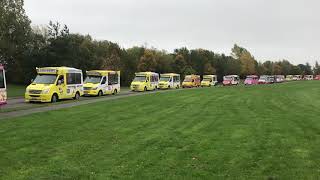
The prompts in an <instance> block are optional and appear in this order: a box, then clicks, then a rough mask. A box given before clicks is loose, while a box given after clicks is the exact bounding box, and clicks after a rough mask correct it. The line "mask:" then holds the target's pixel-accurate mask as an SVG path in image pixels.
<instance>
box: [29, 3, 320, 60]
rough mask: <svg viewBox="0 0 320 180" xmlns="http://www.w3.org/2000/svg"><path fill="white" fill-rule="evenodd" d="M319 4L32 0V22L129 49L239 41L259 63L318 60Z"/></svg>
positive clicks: (224, 45) (220, 47) (222, 47)
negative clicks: (56, 24)
mask: <svg viewBox="0 0 320 180" xmlns="http://www.w3.org/2000/svg"><path fill="white" fill-rule="evenodd" d="M318 7H320V2H319V1H316V0H307V1H302V0H237V1H234V0H224V1H218V0H197V1H195V0H192V1H191V0H108V1H103V0H91V1H84V0H68V1H65V0H55V1H49V0H41V1H38V0H27V1H25V8H26V12H27V14H28V15H29V17H30V19H31V20H32V22H33V24H47V23H48V22H49V21H50V20H53V21H59V22H61V23H64V24H67V25H68V26H69V28H70V30H71V31H72V32H78V33H82V34H90V35H92V36H93V38H95V39H100V40H102V39H106V40H110V41H114V42H117V43H119V44H120V45H121V46H124V47H131V46H133V45H142V44H145V43H147V44H148V45H150V46H154V47H156V48H159V49H166V50H168V51H173V49H174V48H177V47H182V46H187V47H188V48H206V49H210V50H213V51H215V52H221V53H225V54H229V53H230V49H231V47H232V46H233V44H234V43H237V44H239V45H241V46H244V47H246V48H247V49H249V50H250V51H251V52H252V54H254V55H255V57H256V58H257V59H258V60H261V61H265V60H278V59H284V58H285V59H288V60H290V61H291V62H293V63H295V64H298V63H305V62H306V61H308V62H310V63H314V61H315V60H319V57H320V55H319V50H318V48H317V44H318V42H319V40H320V34H319V32H320V23H319V22H320V11H318V9H317V8H318Z"/></svg>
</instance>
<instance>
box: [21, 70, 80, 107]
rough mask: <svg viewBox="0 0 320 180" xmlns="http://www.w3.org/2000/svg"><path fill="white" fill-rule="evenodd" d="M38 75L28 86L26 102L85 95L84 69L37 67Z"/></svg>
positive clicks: (55, 100) (51, 100)
mask: <svg viewBox="0 0 320 180" xmlns="http://www.w3.org/2000/svg"><path fill="white" fill-rule="evenodd" d="M36 70H37V76H36V78H35V79H34V80H33V81H32V83H31V84H30V85H29V86H28V87H27V89H26V92H25V101H26V102H57V101H58V100H60V99H72V98H73V99H79V98H80V96H82V95H83V76H82V70H80V69H75V68H69V67H43V68H36Z"/></svg>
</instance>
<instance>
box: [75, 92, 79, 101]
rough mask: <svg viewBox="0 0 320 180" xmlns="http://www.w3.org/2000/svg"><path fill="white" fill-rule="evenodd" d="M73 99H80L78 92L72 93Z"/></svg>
mask: <svg viewBox="0 0 320 180" xmlns="http://www.w3.org/2000/svg"><path fill="white" fill-rule="evenodd" d="M73 99H74V100H79V99H80V94H79V92H76V95H74V98H73Z"/></svg>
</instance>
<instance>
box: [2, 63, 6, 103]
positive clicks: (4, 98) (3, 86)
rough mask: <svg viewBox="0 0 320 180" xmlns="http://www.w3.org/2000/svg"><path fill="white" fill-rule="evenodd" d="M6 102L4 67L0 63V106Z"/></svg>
mask: <svg viewBox="0 0 320 180" xmlns="http://www.w3.org/2000/svg"><path fill="white" fill-rule="evenodd" d="M6 103H7V85H6V74H5V71H4V67H3V66H2V65H1V64H0V106H1V105H4V104H6Z"/></svg>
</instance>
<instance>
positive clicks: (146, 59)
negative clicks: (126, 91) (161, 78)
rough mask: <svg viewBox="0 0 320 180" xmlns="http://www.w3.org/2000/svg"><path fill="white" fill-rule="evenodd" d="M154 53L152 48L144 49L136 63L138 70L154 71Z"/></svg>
mask: <svg viewBox="0 0 320 180" xmlns="http://www.w3.org/2000/svg"><path fill="white" fill-rule="evenodd" d="M156 65H157V63H156V60H155V54H154V52H153V51H152V50H149V49H146V50H145V51H144V54H143V56H142V57H141V58H140V61H139V64H138V70H139V71H155V69H156Z"/></svg>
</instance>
